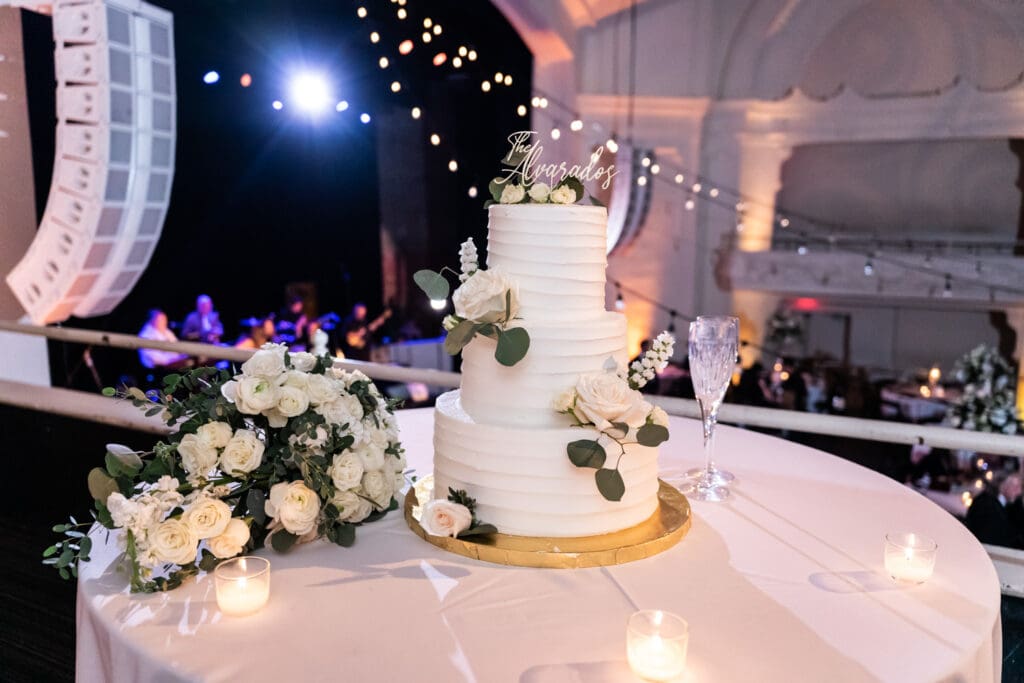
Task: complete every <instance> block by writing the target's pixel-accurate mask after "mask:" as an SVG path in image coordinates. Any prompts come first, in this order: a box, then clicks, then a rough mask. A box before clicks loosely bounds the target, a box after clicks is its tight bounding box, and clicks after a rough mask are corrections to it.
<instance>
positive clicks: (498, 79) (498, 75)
mask: <svg viewBox="0 0 1024 683" xmlns="http://www.w3.org/2000/svg"><path fill="white" fill-rule="evenodd" d="M503 80H505V74H503V73H501V72H500V71H499V72H497V73H496V74H494V82H495V83H501V82H502V81H503Z"/></svg>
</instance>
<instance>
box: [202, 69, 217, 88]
mask: <svg viewBox="0 0 1024 683" xmlns="http://www.w3.org/2000/svg"><path fill="white" fill-rule="evenodd" d="M219 80H220V74H219V73H217V72H216V71H207V72H206V73H205V74H203V83H205V84H206V85H213V84H214V83H216V82H217V81H219Z"/></svg>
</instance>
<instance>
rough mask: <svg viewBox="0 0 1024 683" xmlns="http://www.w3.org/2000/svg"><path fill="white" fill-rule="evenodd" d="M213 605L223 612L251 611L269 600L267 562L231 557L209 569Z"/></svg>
mask: <svg viewBox="0 0 1024 683" xmlns="http://www.w3.org/2000/svg"><path fill="white" fill-rule="evenodd" d="M213 585H214V588H215V591H216V593H217V607H219V608H220V611H221V612H223V613H224V614H228V615H231V616H233V617H244V616H246V615H248V614H254V613H256V612H258V611H260V610H261V609H263V606H264V605H266V604H267V600H269V599H270V561H269V560H265V559H263V558H262V557H251V556H247V557H235V558H232V559H230V560H225V561H224V562H221V563H220V564H218V565H217V568H216V569H214V570H213Z"/></svg>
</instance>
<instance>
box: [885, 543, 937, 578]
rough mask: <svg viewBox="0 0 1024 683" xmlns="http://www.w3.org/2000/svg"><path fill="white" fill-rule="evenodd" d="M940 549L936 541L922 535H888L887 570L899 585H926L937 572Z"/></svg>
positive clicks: (886, 548)
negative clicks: (936, 562)
mask: <svg viewBox="0 0 1024 683" xmlns="http://www.w3.org/2000/svg"><path fill="white" fill-rule="evenodd" d="M938 549H939V546H938V545H936V543H935V541H933V540H932V539H930V538H928V537H927V536H922V535H921V534H913V533H896V534H888V535H886V537H885V570H886V571H887V572H889V576H891V577H892V578H893V580H894V581H896V582H898V583H910V584H918V583H924V582H925V581H927V580H928V579H930V578H931V576H932V572H934V571H935V555H936V554H937V552H938Z"/></svg>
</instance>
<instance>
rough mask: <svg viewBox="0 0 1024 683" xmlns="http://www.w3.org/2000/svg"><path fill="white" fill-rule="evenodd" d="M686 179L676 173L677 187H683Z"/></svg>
mask: <svg viewBox="0 0 1024 683" xmlns="http://www.w3.org/2000/svg"><path fill="white" fill-rule="evenodd" d="M684 180H686V177H685V176H684V175H683V174H682V173H676V185H682V184H683V181H684Z"/></svg>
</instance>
